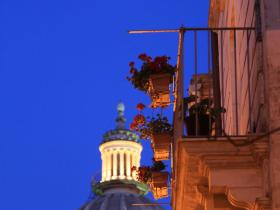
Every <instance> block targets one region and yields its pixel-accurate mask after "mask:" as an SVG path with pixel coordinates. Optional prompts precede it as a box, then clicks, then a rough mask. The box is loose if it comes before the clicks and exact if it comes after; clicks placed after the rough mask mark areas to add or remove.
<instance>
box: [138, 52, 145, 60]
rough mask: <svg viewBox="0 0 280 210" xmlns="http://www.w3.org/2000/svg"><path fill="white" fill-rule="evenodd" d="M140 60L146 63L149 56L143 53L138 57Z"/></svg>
mask: <svg viewBox="0 0 280 210" xmlns="http://www.w3.org/2000/svg"><path fill="white" fill-rule="evenodd" d="M138 58H139V59H140V60H142V61H146V60H147V55H146V53H142V54H140V55H139V56H138Z"/></svg>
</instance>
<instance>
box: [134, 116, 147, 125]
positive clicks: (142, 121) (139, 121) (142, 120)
mask: <svg viewBox="0 0 280 210" xmlns="http://www.w3.org/2000/svg"><path fill="white" fill-rule="evenodd" d="M133 121H134V122H136V123H137V124H138V125H144V124H145V122H146V118H145V117H144V115H142V114H137V115H136V116H135V117H134V119H133Z"/></svg>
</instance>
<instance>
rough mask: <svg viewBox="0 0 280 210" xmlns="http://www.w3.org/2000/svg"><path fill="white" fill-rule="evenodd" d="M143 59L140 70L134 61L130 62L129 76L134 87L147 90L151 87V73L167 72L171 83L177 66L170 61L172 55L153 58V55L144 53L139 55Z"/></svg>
mask: <svg viewBox="0 0 280 210" xmlns="http://www.w3.org/2000/svg"><path fill="white" fill-rule="evenodd" d="M138 58H139V59H140V60H141V61H142V65H141V67H140V70H138V69H137V68H136V67H135V63H134V62H130V63H129V67H130V71H129V73H130V74H131V76H129V77H127V79H128V81H130V82H131V84H132V85H133V87H134V88H136V89H138V90H141V91H144V92H147V91H148V89H149V78H150V76H151V75H155V74H160V73H166V74H168V75H169V76H170V79H169V83H171V82H172V80H171V76H172V75H174V73H175V69H176V68H175V67H174V66H172V65H171V64H169V63H168V61H169V60H170V57H168V56H157V57H155V58H154V59H152V57H151V56H148V55H146V54H145V53H142V54H140V55H139V56H138Z"/></svg>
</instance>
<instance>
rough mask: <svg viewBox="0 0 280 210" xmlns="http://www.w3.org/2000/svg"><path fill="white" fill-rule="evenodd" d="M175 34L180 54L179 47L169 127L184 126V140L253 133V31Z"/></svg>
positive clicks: (210, 30) (202, 30)
mask: <svg viewBox="0 0 280 210" xmlns="http://www.w3.org/2000/svg"><path fill="white" fill-rule="evenodd" d="M180 32H181V39H182V40H181V41H182V42H184V44H182V48H183V47H184V51H183V49H181V51H180V45H179V53H178V54H179V56H181V61H180V59H178V61H179V62H178V72H177V75H176V76H177V79H176V84H175V86H176V87H175V114H174V125H175V124H178V119H181V120H179V121H181V122H179V123H181V125H177V128H178V127H182V126H183V127H187V128H183V129H182V134H183V135H188V136H222V135H224V134H228V135H245V134H247V133H250V132H254V130H255V128H254V127H255V123H256V122H252V119H255V118H256V117H255V115H256V110H255V109H256V106H254V104H253V102H254V99H255V97H256V94H259V90H257V87H256V82H255V80H256V78H255V75H256V74H257V71H258V66H259V63H258V62H259V61H258V45H257V39H256V33H255V29H254V28H251V27H242V28H181V30H180ZM180 77H181V78H180ZM182 78H183V79H182ZM184 83H185V84H186V85H185V86H184ZM190 96H191V97H190ZM176 107H177V108H176ZM224 111H225V112H224ZM176 112H177V113H176ZM206 117H207V118H208V119H206ZM207 121H208V122H207ZM182 124H183V125H182ZM206 124H207V125H206ZM184 125H185V126H184ZM175 127H176V125H175ZM207 127H208V130H207ZM177 130H178V129H177Z"/></svg>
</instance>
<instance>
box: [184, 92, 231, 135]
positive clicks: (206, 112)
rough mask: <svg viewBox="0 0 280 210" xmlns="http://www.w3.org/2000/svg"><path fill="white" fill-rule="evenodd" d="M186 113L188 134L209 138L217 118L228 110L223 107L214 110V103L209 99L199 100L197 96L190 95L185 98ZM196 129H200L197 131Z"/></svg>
mask: <svg viewBox="0 0 280 210" xmlns="http://www.w3.org/2000/svg"><path fill="white" fill-rule="evenodd" d="M184 112H185V114H184V115H185V119H184V120H185V124H186V130H187V134H188V135H190V136H196V135H199V136H208V135H211V132H212V126H213V123H214V122H215V119H216V118H217V116H219V115H220V114H221V113H224V112H226V110H225V108H223V107H220V108H213V102H212V100H211V99H209V98H204V99H201V100H199V98H198V97H197V96H195V95H190V96H189V97H186V98H184ZM187 112H188V115H187ZM196 120H197V121H196ZM196 127H198V128H197V129H196ZM196 130H197V133H196Z"/></svg>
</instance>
